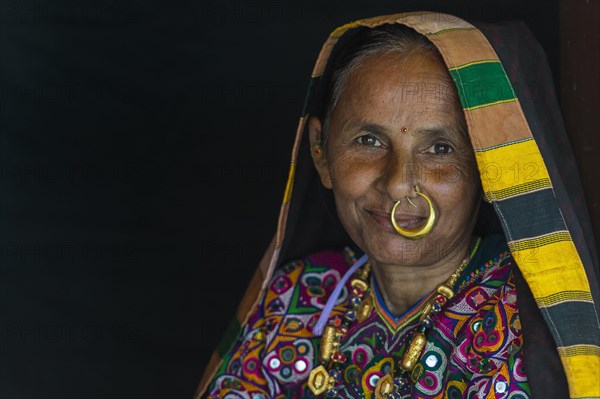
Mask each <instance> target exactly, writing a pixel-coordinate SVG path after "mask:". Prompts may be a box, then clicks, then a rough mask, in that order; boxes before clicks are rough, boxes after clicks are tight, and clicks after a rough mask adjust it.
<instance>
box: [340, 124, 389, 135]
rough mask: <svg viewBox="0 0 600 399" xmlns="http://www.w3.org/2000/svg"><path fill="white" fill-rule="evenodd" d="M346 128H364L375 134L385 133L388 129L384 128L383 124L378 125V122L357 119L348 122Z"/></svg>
mask: <svg viewBox="0 0 600 399" xmlns="http://www.w3.org/2000/svg"><path fill="white" fill-rule="evenodd" d="M348 130H353V131H356V130H358V131H362V130H364V131H367V132H369V133H375V134H386V133H387V131H388V129H386V128H385V126H383V125H380V124H378V123H372V122H363V121H357V122H354V123H351V124H349V125H348Z"/></svg>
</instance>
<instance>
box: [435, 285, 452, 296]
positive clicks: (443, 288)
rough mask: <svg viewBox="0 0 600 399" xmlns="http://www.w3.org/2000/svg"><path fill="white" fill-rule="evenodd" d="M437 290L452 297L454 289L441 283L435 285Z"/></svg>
mask: <svg viewBox="0 0 600 399" xmlns="http://www.w3.org/2000/svg"><path fill="white" fill-rule="evenodd" d="M437 292H438V293H439V294H442V295H443V296H445V297H446V298H448V299H452V297H454V291H453V290H452V288H450V287H448V286H447V285H446V284H442V285H440V286H439V287H437Z"/></svg>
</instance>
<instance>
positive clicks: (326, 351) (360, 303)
mask: <svg viewBox="0 0 600 399" xmlns="http://www.w3.org/2000/svg"><path fill="white" fill-rule="evenodd" d="M480 242H481V238H479V237H478V238H477V240H476V242H475V244H474V245H473V247H472V250H471V251H470V253H469V254H468V255H467V257H466V258H465V259H464V260H463V261H462V263H461V264H460V266H459V267H458V268H457V269H456V270H455V271H454V273H452V275H451V276H450V277H449V278H448V279H447V280H446V281H445V282H444V283H442V284H440V285H439V286H438V287H437V288H436V290H435V292H434V295H433V296H432V297H431V299H430V300H429V301H428V302H427V304H426V305H425V306H424V308H423V310H422V313H421V316H420V318H419V326H418V327H417V328H416V330H415V331H413V335H412V338H411V340H410V344H409V345H408V347H407V349H406V350H405V351H404V355H403V357H402V359H401V360H400V361H399V362H398V367H397V368H396V370H395V372H394V374H393V375H392V374H391V373H390V374H387V375H385V376H384V377H382V378H380V379H379V381H378V382H377V385H376V387H375V396H376V398H377V399H390V398H391V399H399V398H401V397H402V392H403V391H404V390H405V389H406V388H407V387H408V386H409V383H410V381H409V375H410V372H411V371H412V370H413V369H414V368H415V366H416V365H417V363H418V361H419V358H420V357H421V353H422V352H423V349H424V348H425V345H426V344H427V333H428V332H429V330H430V329H431V327H432V326H433V320H432V317H434V316H435V315H436V314H438V313H439V312H441V310H442V309H443V307H444V306H445V305H446V304H447V302H448V300H450V299H452V298H453V297H454V296H455V295H456V293H455V292H454V290H453V287H454V286H455V285H456V282H457V280H458V277H459V276H460V274H461V273H462V272H463V270H464V269H465V268H466V267H467V265H468V264H469V262H470V261H471V259H472V258H473V255H474V254H475V252H477V248H479V244H480ZM370 274H371V264H370V262H369V261H368V260H367V261H366V262H365V263H364V265H362V267H360V268H359V269H357V270H356V272H355V275H354V278H353V279H352V280H351V282H350V286H351V287H352V296H351V298H350V304H351V305H352V308H351V309H350V310H348V311H347V312H346V313H345V314H344V317H343V319H341V320H340V319H339V318H335V319H334V320H330V321H329V324H328V325H327V326H326V327H325V329H324V331H323V335H322V338H321V351H320V364H319V366H317V367H316V368H314V369H313V370H312V371H311V372H310V375H309V378H308V387H309V388H310V390H311V391H312V392H313V393H314V394H315V395H322V394H324V393H325V394H326V397H330V398H331V397H335V396H336V395H337V394H338V392H339V391H340V390H341V389H342V388H343V386H342V385H341V384H340V382H341V379H342V372H341V369H340V366H341V365H342V364H343V363H345V361H346V356H345V355H344V354H343V353H342V352H340V351H339V347H340V343H341V341H342V339H343V338H344V337H345V336H346V334H347V332H348V329H349V328H350V326H351V325H352V323H353V322H354V321H355V320H358V321H359V322H362V321H364V320H365V319H366V318H367V317H369V315H370V314H371V311H372V310H373V299H372V296H371V295H370V285H369V277H370ZM464 286H465V284H464V283H463V284H462V285H461V287H460V290H459V291H458V292H460V291H461V290H462V288H464ZM458 292H457V293H458Z"/></svg>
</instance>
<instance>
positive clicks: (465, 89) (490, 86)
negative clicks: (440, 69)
mask: <svg viewBox="0 0 600 399" xmlns="http://www.w3.org/2000/svg"><path fill="white" fill-rule="evenodd" d="M450 75H452V78H453V79H454V81H455V82H456V85H457V88H458V94H459V97H460V102H461V103H462V106H463V108H464V109H466V110H470V109H474V108H481V107H485V106H490V105H494V104H498V103H503V102H508V101H515V100H516V96H515V92H514V91H513V89H512V86H511V85H510V82H509V81H508V77H507V76H506V73H505V72H504V69H503V68H502V64H500V62H498V61H493V62H490V61H485V62H481V63H472V64H468V65H466V66H464V67H459V68H453V69H450Z"/></svg>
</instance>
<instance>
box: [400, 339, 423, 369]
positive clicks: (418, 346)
mask: <svg viewBox="0 0 600 399" xmlns="http://www.w3.org/2000/svg"><path fill="white" fill-rule="evenodd" d="M426 344H427V337H425V334H423V333H422V332H416V333H415V335H414V336H413V338H412V340H411V341H410V345H409V346H408V348H407V349H406V352H404V356H403V357H402V360H401V361H400V367H401V368H402V370H404V371H408V372H410V371H412V370H413V369H414V368H415V366H416V365H417V362H418V361H419V358H420V357H421V352H423V348H425V345H426Z"/></svg>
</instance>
